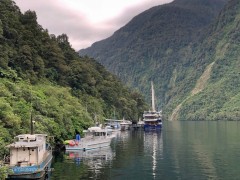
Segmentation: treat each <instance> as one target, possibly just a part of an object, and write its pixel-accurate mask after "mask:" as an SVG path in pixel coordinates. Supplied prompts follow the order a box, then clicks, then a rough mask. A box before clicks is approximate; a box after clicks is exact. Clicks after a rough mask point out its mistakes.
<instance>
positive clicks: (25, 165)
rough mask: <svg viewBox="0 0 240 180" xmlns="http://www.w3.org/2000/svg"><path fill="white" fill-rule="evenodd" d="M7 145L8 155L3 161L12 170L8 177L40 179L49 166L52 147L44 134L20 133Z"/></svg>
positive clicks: (48, 169)
mask: <svg viewBox="0 0 240 180" xmlns="http://www.w3.org/2000/svg"><path fill="white" fill-rule="evenodd" d="M15 140H16V141H15V142H14V143H12V144H10V145H8V146H7V147H8V148H9V149H10V156H9V157H8V158H5V163H7V164H8V165H9V169H10V170H11V171H12V173H11V174H9V175H8V179H40V178H43V177H44V175H46V173H47V172H48V171H50V168H51V161H52V149H51V146H49V145H48V144H47V142H46V141H47V135H46V134H21V135H18V136H16V137H15Z"/></svg>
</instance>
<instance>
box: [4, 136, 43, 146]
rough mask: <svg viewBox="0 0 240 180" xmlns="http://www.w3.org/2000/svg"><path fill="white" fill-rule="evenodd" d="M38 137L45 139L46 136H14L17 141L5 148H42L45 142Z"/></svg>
mask: <svg viewBox="0 0 240 180" xmlns="http://www.w3.org/2000/svg"><path fill="white" fill-rule="evenodd" d="M38 137H47V135H46V134H19V135H17V136H16V138H17V139H18V141H16V142H14V143H12V144H9V145H7V146H6V147H8V148H10V147H14V148H20V147H26V148H27V147H39V146H42V145H43V144H44V143H45V142H46V141H45V140H44V139H42V138H40V139H39V138H38Z"/></svg>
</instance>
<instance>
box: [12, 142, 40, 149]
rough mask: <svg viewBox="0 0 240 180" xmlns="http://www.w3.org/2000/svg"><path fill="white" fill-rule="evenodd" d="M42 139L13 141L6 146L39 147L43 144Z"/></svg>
mask: <svg viewBox="0 0 240 180" xmlns="http://www.w3.org/2000/svg"><path fill="white" fill-rule="evenodd" d="M43 143H44V142H43V141H33V142H15V143H12V144H9V145H7V147H8V148H11V147H14V148H21V147H26V148H28V147H31V148H32V147H40V146H42V145H43Z"/></svg>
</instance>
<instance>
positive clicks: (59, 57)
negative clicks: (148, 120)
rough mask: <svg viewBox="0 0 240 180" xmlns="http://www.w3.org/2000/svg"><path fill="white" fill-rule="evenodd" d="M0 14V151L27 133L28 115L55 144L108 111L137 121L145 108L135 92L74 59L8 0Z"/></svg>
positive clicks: (62, 40) (66, 46) (63, 41)
mask: <svg viewBox="0 0 240 180" xmlns="http://www.w3.org/2000/svg"><path fill="white" fill-rule="evenodd" d="M0 12H1V14H0V129H1V130H2V131H1V132H2V133H3V134H2V136H1V138H2V139H0V141H1V142H3V143H1V146H4V145H6V143H9V142H10V141H11V139H12V138H13V136H15V135H17V134H19V133H29V128H30V124H29V123H30V118H31V115H32V117H33V120H34V121H35V125H34V130H35V132H36V133H48V134H50V135H52V136H55V140H56V141H63V140H64V139H66V138H72V137H74V134H75V133H76V132H82V130H83V129H86V128H88V127H89V126H90V125H93V124H94V121H99V122H101V123H103V121H104V119H105V118H110V117H109V116H110V115H111V114H112V113H113V110H114V109H115V110H116V114H117V118H122V117H123V116H125V118H127V119H130V120H136V119H137V118H138V116H139V114H140V111H141V110H142V109H144V108H143V107H144V106H145V103H144V101H143V97H142V96H141V95H140V93H138V92H134V91H131V90H130V89H129V88H127V87H125V86H123V84H122V83H121V81H120V80H119V79H118V78H116V77H115V76H114V75H112V74H110V73H109V72H107V71H106V70H105V69H104V67H103V66H102V65H100V64H99V63H97V62H96V61H95V60H94V59H90V58H88V57H79V55H78V53H76V52H75V51H74V50H73V49H72V48H71V45H70V43H69V42H68V37H67V35H66V34H62V35H60V36H57V37H56V36H55V35H49V34H48V31H47V30H45V29H43V28H42V27H41V25H39V24H38V22H37V15H36V13H35V12H34V11H31V10H28V11H26V12H25V13H24V14H22V13H21V12H20V10H19V8H18V7H17V6H16V4H15V3H14V2H13V1H12V0H2V1H0ZM123 99H124V101H123ZM132 106H136V107H132ZM1 150H3V149H2V147H1ZM0 153H2V151H1V152H0ZM1 155H2V154H0V156H1Z"/></svg>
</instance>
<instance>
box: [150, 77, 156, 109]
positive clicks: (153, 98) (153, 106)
mask: <svg viewBox="0 0 240 180" xmlns="http://www.w3.org/2000/svg"><path fill="white" fill-rule="evenodd" d="M151 88H152V111H156V109H155V97H154V96H155V93H154V87H153V82H152V81H151Z"/></svg>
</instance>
